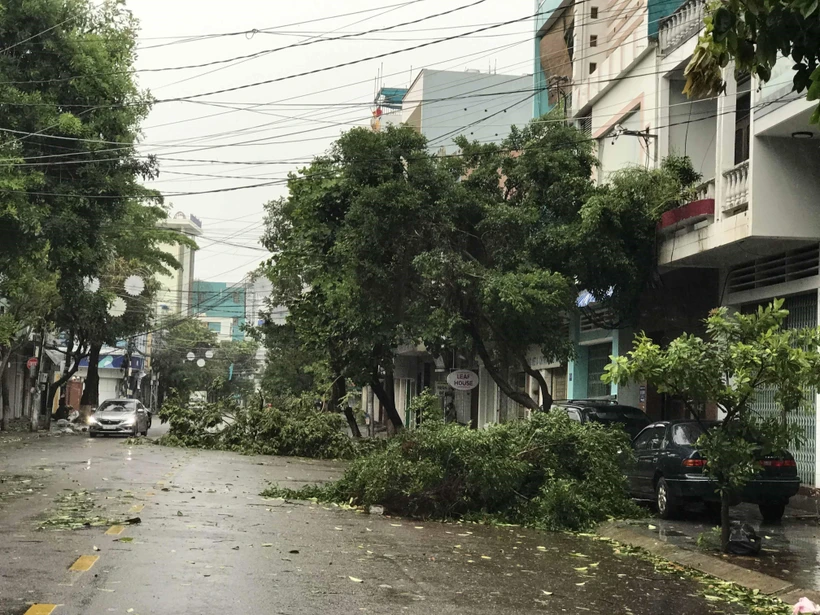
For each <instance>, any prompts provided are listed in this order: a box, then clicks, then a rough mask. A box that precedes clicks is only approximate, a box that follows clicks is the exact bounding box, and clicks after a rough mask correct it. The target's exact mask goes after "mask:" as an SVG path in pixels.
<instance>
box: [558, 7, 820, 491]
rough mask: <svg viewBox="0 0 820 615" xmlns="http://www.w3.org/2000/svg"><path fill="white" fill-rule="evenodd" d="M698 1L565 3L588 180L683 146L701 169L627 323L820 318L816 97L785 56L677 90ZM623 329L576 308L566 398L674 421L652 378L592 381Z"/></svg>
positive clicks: (803, 463) (813, 478)
mask: <svg viewBox="0 0 820 615" xmlns="http://www.w3.org/2000/svg"><path fill="white" fill-rule="evenodd" d="M564 4H565V3H564ZM704 8H705V2H704V0H687V1H685V2H677V1H676V2H672V3H671V4H670V2H668V0H649V1H648V2H643V1H642V0H622V1H621V2H610V3H608V4H604V3H601V5H599V6H595V4H594V3H593V4H590V3H576V4H574V8H573V10H574V33H573V34H574V35H573V39H572V46H573V50H572V55H573V79H572V97H571V116H572V118H573V119H574V120H576V122H577V124H578V126H579V127H580V128H582V130H584V131H585V132H586V133H587V134H588V135H589V138H591V139H593V140H594V141H595V143H596V147H597V151H598V156H599V159H600V167H599V169H598V170H597V177H596V179H598V180H599V181H606V179H607V177H608V176H609V175H610V174H611V173H613V172H615V171H617V170H619V169H623V168H626V167H628V166H634V165H639V166H642V167H645V168H652V167H655V166H656V165H658V164H660V162H661V161H662V160H663V158H664V157H666V156H667V155H670V154H676V155H687V156H688V157H689V158H690V160H691V161H692V164H693V166H694V168H695V170H696V171H698V172H699V173H700V174H701V176H702V184H701V186H700V187H699V189H698V190H697V194H696V195H695V197H694V198H693V199H692V200H691V202H689V203H686V204H684V205H683V206H681V207H679V208H677V209H675V210H672V211H670V212H667V213H666V214H665V215H664V216H663V219H662V221H661V223H660V224H659V227H658V240H657V242H658V265H659V272H660V289H658V290H653V291H650V293H649V294H648V295H647V297H646V298H645V300H644V302H645V303H646V304H647V305H646V306H642V315H641V319H640V320H639V322H638V327H636V328H640V329H641V330H644V331H646V332H647V334H648V335H650V337H652V338H653V339H655V340H656V341H658V342H660V343H663V342H666V341H669V340H670V339H672V338H673V337H675V336H677V335H679V334H680V333H682V332H684V331H688V332H694V333H697V332H698V327H699V326H700V319H701V318H702V317H703V316H704V315H705V312H707V311H708V309H710V308H711V307H715V306H718V305H723V306H728V307H730V308H732V309H736V310H741V311H745V310H751V309H755V308H756V307H757V306H758V305H760V304H765V303H768V302H770V301H771V300H772V299H773V298H776V297H782V298H785V300H786V307H787V308H788V309H789V311H790V316H789V321H788V323H787V326H790V327H803V326H816V325H817V324H818V320H820V317H819V316H818V309H820V300H818V293H820V203H819V202H818V196H817V195H818V194H820V132H818V129H817V127H816V126H812V125H810V124H809V117H810V115H811V112H812V108H813V106H814V105H813V103H810V102H806V101H805V96H804V95H798V94H794V93H792V92H791V85H792V77H793V71H792V68H791V67H792V65H793V62H792V61H790V60H789V59H782V60H781V61H780V62H778V64H777V66H776V67H775V70H774V71H773V74H772V79H771V80H770V81H769V82H768V83H766V84H762V83H760V82H759V81H758V80H757V79H756V78H755V77H749V76H747V75H741V74H736V71H735V69H734V66H733V65H732V64H731V63H730V65H729V66H728V67H727V68H726V69H724V79H725V81H726V83H727V88H726V91H725V93H724V94H722V95H720V96H715V97H711V98H708V99H702V100H690V99H688V98H687V97H686V96H685V95H684V94H683V93H682V90H683V87H684V82H685V80H684V76H683V71H684V69H685V68H686V65H687V64H688V62H689V59H690V58H691V55H692V51H693V50H694V48H695V45H696V43H697V38H698V36H699V34H700V33H701V32H702V28H703V15H704ZM542 80H543V81H547V80H546V79H542ZM652 293H654V294H652ZM655 300H657V303H658V305H663V306H664V307H663V309H655V312H662V313H661V314H657V313H656V314H653V313H652V311H653V308H657V307H658V306H656V305H652V303H653V301H655ZM664 302H665V303H664ZM633 334H634V330H629V329H621V330H605V329H600V328H598V327H596V326H595V324H594V323H592V322H584V318H583V317H582V318H581V319H579V321H577V322H576V323H574V325H573V331H572V333H571V335H573V339H574V340H575V341H576V350H578V351H579V352H577V358H576V360H575V361H573V362H570V364H569V365H568V383H567V388H568V392H567V396H568V397H607V398H610V399H612V398H614V399H617V400H618V401H619V402H621V403H627V404H630V405H636V406H641V407H643V408H644V409H646V410H647V412H649V413H650V416H652V417H653V418H674V417H675V416H677V414H676V412H677V410H676V409H675V408H674V407H673V406H672V405H671V404H670V402H669V400H664V399H662V396H659V395H657V393H656V392H654V391H652V389H651V387H647V386H645V385H640V384H639V385H638V386H636V387H629V388H622V389H620V390H619V389H617V388H616V387H614V386H612V387H609V389H608V390H600V387H599V386H598V385H594V386H593V380H594V379H597V378H598V374H597V371H598V367H599V366H598V363H600V362H601V361H603V360H606V361H608V356H609V355H616V356H617V355H618V354H621V353H623V352H626V351H628V350H629V348H630V347H631V344H632V338H633ZM599 359H601V360H599ZM592 393H594V394H592ZM755 403H756V406H757V410H758V411H760V412H762V413H774V412H776V409H775V405H774V399H773V393H772V392H767V393H764V394H761V396H760V397H759V399H757V400H756V402H755ZM818 405H820V404H819V403H818V398H817V395H816V392H814V391H807V394H806V402H805V404H804V406H805V407H804V409H803V410H804V411H803V412H800V413H796V414H794V416H792V417H791V419H790V420H792V421H794V422H795V423H796V424H798V425H799V426H800V428H801V431H802V434H803V437H804V440H805V444H804V445H803V446H802V447H801V448H799V449H797V450H796V451H795V457H796V458H797V461H798V469H799V473H800V476H801V479H802V481H803V482H804V483H805V484H807V485H810V486H818V485H820V457H819V456H818V455H817V453H816V443H817V441H818V440H820V421H818V420H817V408H818Z"/></svg>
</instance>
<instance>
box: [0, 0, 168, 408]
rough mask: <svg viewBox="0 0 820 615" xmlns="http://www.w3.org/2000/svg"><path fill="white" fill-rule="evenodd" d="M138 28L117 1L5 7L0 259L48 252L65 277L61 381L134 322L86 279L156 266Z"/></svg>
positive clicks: (15, 2)
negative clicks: (148, 237) (127, 266)
mask: <svg viewBox="0 0 820 615" xmlns="http://www.w3.org/2000/svg"><path fill="white" fill-rule="evenodd" d="M136 32H137V22H136V20H135V19H134V18H133V16H132V14H131V13H130V12H129V11H128V9H127V8H126V7H125V5H124V3H122V2H118V1H116V0H105V1H104V2H101V3H95V2H92V1H91V0H36V1H29V0H9V1H8V2H4V3H3V5H2V7H0V40H2V41H3V43H2V46H3V52H2V54H0V99H2V101H3V104H2V105H0V158H1V160H0V162H3V168H2V169H0V188H1V189H3V190H4V195H3V205H2V206H0V226H2V230H4V231H5V230H8V233H4V237H8V238H10V241H7V242H6V241H4V242H3V246H2V247H0V258H2V253H3V252H4V251H7V252H12V251H14V252H16V253H22V254H27V253H32V252H37V253H39V254H41V257H42V258H43V259H44V261H45V266H46V268H47V270H48V271H50V272H52V273H53V274H55V275H56V283H57V286H58V289H59V293H60V296H61V298H62V301H61V306H60V309H59V310H58V311H57V312H56V313H55V314H54V319H55V321H56V327H57V329H58V330H59V331H61V332H62V334H63V336H64V337H65V338H66V339H67V341H68V346H69V348H68V350H67V352H66V370H65V372H64V374H63V378H62V379H61V380H62V382H61V384H62V383H64V381H65V380H67V379H68V378H69V377H70V375H71V371H72V370H76V368H77V366H78V365H79V360H80V359H81V358H82V357H83V356H85V355H86V354H88V353H89V352H92V351H94V350H96V351H97V352H99V347H100V346H101V344H102V343H103V342H104V341H105V340H106V339H111V337H112V335H111V333H112V327H113V328H114V329H116V328H117V327H118V326H119V325H121V324H122V323H123V322H125V321H126V320H127V318H124V319H121V320H120V321H118V322H112V323H109V322H108V321H107V320H105V319H104V313H105V312H106V310H107V301H110V297H107V296H105V295H104V294H101V295H99V296H98V295H95V294H94V293H89V292H87V291H86V290H85V280H86V279H87V278H99V279H104V278H106V277H110V276H111V275H112V270H114V269H116V267H117V263H121V262H122V261H135V260H139V261H140V263H141V264H142V265H145V266H147V267H149V268H150V269H152V270H156V267H155V266H153V261H152V259H155V258H156V252H154V254H153V255H151V256H148V257H147V256H146V249H144V248H143V247H142V246H139V245H138V243H139V241H140V237H141V234H142V233H143V231H144V229H147V228H153V221H152V220H148V218H151V217H152V216H153V218H154V219H155V218H156V216H155V215H154V214H155V211H154V210H155V207H154V206H153V205H151V204H152V203H157V202H159V197H158V195H157V194H156V193H155V192H153V191H149V190H147V189H145V188H144V187H143V186H142V184H141V182H142V181H144V180H146V179H151V178H153V177H155V176H156V173H157V166H156V161H155V160H154V159H153V157H151V156H142V155H140V154H139V153H138V152H137V149H136V146H137V142H138V138H139V136H140V122H141V121H142V119H144V118H145V117H146V116H147V114H148V111H149V109H150V104H151V97H150V95H149V94H148V93H147V92H145V91H142V90H140V89H139V87H138V85H137V82H136V79H135V77H134V73H133V65H134V62H135V59H136ZM8 159H10V160H11V162H10V164H6V160H8ZM144 205H146V207H145V208H144V210H140V209H139V208H141V207H143V206H144ZM147 225H150V226H147ZM155 245H156V243H155V242H154V243H149V245H148V249H149V250H150V249H151V248H152V247H154V246H155ZM166 264H170V263H166ZM102 324H105V325H106V327H102V328H101V325H102ZM109 324H110V325H111V326H107V325H109ZM104 329H105V330H104ZM92 363H94V362H93V361H92ZM92 369H93V368H92ZM94 396H96V393H95V394H94Z"/></svg>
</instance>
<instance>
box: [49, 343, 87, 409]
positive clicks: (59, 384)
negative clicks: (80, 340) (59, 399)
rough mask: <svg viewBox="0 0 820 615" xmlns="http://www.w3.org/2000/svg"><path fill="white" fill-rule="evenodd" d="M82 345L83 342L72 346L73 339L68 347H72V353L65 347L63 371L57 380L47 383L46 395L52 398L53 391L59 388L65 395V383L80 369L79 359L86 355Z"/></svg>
mask: <svg viewBox="0 0 820 615" xmlns="http://www.w3.org/2000/svg"><path fill="white" fill-rule="evenodd" d="M83 346H84V344H77V347H76V348H74V343H73V341H72V342H70V345H69V346H68V348H71V349H72V351H73V355H72V353H71V352H69V350H68V348H66V353H65V365H64V366H63V373H62V375H61V376H60V378H59V379H58V380H56V381H55V382H52V383H51V384H49V385H48V395H49V398H50V399H54V393H56V392H57V389H60V393H61V394H62V395H66V393H67V391H66V384H67V383H68V381H69V380H71V378H72V377H73V376H74V374H76V373H77V370H79V369H80V361H82V360H83V358H85V357H86V353H85V352H84V348H83Z"/></svg>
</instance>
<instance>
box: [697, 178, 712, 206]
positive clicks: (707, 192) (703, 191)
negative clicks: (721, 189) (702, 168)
mask: <svg viewBox="0 0 820 615" xmlns="http://www.w3.org/2000/svg"><path fill="white" fill-rule="evenodd" d="M714 198H715V180H714V179H710V180H709V181H705V182H703V183H702V184H701V185H700V186H698V187H697V188H695V200H696V201H705V200H706V199H714Z"/></svg>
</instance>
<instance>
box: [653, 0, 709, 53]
mask: <svg viewBox="0 0 820 615" xmlns="http://www.w3.org/2000/svg"><path fill="white" fill-rule="evenodd" d="M705 9H706V0H688V1H687V2H684V3H683V4H682V5H681V6H680V7H678V10H676V11H675V12H674V13H672V14H671V15H670V16H669V17H666V18H665V19H663V20H662V21H661V24H660V27H659V29H658V46H659V48H660V52H661V55H667V54H668V53H670V52H672V51H674V50H675V49H677V48H678V47H679V46H680V45H682V44H683V43H684V42H685V41H687V40H689V39H690V38H691V37H693V36H694V35H695V34H697V33H698V31H699V30H700V29H701V28H702V27H703V15H704V12H705Z"/></svg>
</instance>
